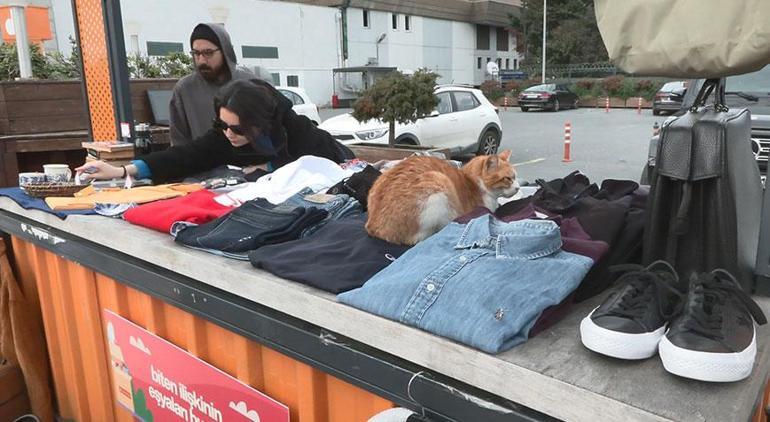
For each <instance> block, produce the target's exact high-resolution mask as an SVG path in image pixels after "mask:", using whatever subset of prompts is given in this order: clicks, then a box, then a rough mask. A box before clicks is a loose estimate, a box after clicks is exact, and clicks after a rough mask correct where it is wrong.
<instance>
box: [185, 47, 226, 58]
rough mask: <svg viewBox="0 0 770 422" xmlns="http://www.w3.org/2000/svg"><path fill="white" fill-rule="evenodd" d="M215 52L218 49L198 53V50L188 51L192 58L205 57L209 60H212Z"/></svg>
mask: <svg viewBox="0 0 770 422" xmlns="http://www.w3.org/2000/svg"><path fill="white" fill-rule="evenodd" d="M217 51H219V49H218V48H214V49H208V50H200V51H198V50H190V55H191V56H193V58H195V57H200V56H203V57H205V58H207V59H210V58H212V57H213V56H214V53H216V52H217Z"/></svg>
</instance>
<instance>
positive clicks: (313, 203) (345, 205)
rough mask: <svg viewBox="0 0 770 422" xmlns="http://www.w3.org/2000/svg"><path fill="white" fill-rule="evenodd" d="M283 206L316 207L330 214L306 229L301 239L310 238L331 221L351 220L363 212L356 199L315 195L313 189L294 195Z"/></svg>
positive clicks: (346, 196) (306, 189)
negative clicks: (350, 218)
mask: <svg viewBox="0 0 770 422" xmlns="http://www.w3.org/2000/svg"><path fill="white" fill-rule="evenodd" d="M283 205H289V206H294V207H305V208H309V207H316V208H320V209H322V210H325V211H326V212H328V213H329V215H328V216H327V217H326V218H325V219H324V220H323V221H321V222H319V223H318V224H316V225H314V226H311V227H308V228H307V229H305V231H303V232H302V235H301V236H300V237H308V236H310V235H311V234H313V233H315V232H316V231H318V229H320V228H321V227H323V226H324V225H325V224H326V223H328V222H329V221H333V220H340V219H343V218H349V217H351V216H354V215H359V214H361V213H362V212H363V211H362V210H361V204H359V203H358V201H356V200H355V198H351V197H350V196H348V195H329V194H325V193H315V194H314V193H313V189H310V188H305V189H302V190H301V191H299V192H297V193H296V194H294V195H292V196H291V197H290V198H289V199H287V200H286V201H284V202H283Z"/></svg>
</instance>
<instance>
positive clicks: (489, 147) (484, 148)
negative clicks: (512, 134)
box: [476, 129, 500, 155]
mask: <svg viewBox="0 0 770 422" xmlns="http://www.w3.org/2000/svg"><path fill="white" fill-rule="evenodd" d="M498 148H500V135H499V134H498V133H497V131H496V130H494V129H487V131H486V132H484V134H483V135H482V136H481V140H480V141H479V150H478V151H477V152H476V155H492V154H497V149H498Z"/></svg>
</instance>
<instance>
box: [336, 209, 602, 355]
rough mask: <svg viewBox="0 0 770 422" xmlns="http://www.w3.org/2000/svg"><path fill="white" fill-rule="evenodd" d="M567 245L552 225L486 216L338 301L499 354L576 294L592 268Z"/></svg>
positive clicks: (427, 243)
mask: <svg viewBox="0 0 770 422" xmlns="http://www.w3.org/2000/svg"><path fill="white" fill-rule="evenodd" d="M561 246H562V240H561V235H560V234H559V227H558V226H557V225H556V223H554V222H553V221H545V220H522V221H516V222H512V223H504V222H501V221H499V220H497V219H495V218H494V217H493V216H491V215H486V216H482V217H479V218H476V219H474V220H471V221H470V222H469V223H468V224H466V225H463V224H459V223H450V224H449V225H448V226H446V227H444V228H443V229H442V230H441V231H439V232H438V233H437V234H435V235H433V236H431V237H429V238H428V239H426V240H424V241H422V242H420V243H418V244H417V245H415V246H414V247H413V248H412V249H410V250H408V251H407V252H406V253H404V255H402V256H401V258H399V259H397V260H396V261H395V262H394V263H392V264H391V265H389V266H388V267H386V268H385V269H384V270H382V271H380V272H379V273H377V274H376V275H375V276H374V277H372V279H370V280H369V281H367V282H366V283H365V284H364V286H363V287H361V288H359V289H355V290H351V291H349V292H345V293H342V294H340V295H338V298H339V300H340V301H341V302H343V303H346V304H349V305H351V306H355V307H357V308H360V309H363V310H365V311H368V312H372V313H374V314H377V315H381V316H383V317H386V318H390V319H393V320H396V321H400V322H403V323H405V324H408V325H412V326H415V327H418V328H421V329H423V330H426V331H429V332H431V333H434V334H437V335H441V336H444V337H448V338H451V339H454V340H456V341H459V342H461V343H465V344H468V345H470V346H473V347H476V348H478V349H481V350H483V351H485V352H489V353H499V352H501V351H504V350H506V349H509V348H511V347H513V346H515V345H517V344H520V343H522V342H524V341H526V340H527V338H528V334H529V331H530V329H531V328H532V326H533V325H534V323H535V322H536V321H537V319H538V318H539V317H540V314H541V313H542V312H543V310H544V309H546V308H548V307H549V306H552V305H555V304H558V303H560V302H561V301H563V300H564V299H565V298H566V297H567V296H568V295H569V294H570V293H572V291H574V289H575V288H576V287H577V286H578V284H579V283H580V281H581V280H582V279H583V277H584V276H585V274H586V273H587V272H588V270H589V269H590V268H591V265H593V260H592V259H590V258H588V257H585V256H582V255H577V254H573V253H570V252H565V251H563V250H562V249H561Z"/></svg>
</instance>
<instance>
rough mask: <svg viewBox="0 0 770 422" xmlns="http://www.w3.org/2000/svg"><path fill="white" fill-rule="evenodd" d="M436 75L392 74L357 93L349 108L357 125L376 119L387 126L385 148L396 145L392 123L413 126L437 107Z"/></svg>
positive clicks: (418, 72)
mask: <svg viewBox="0 0 770 422" xmlns="http://www.w3.org/2000/svg"><path fill="white" fill-rule="evenodd" d="M436 79H438V75H437V74H436V73H433V72H431V71H429V70H427V69H420V70H418V71H417V72H415V73H414V75H412V76H406V75H404V74H403V73H401V72H398V71H395V72H392V73H391V74H389V75H388V76H386V77H384V78H382V79H380V80H379V81H377V82H375V83H374V85H372V86H371V87H369V89H367V90H365V91H364V92H363V93H361V96H360V97H359V99H358V100H357V101H356V102H355V104H353V113H352V114H353V117H354V118H355V119H356V120H358V121H359V122H365V121H367V120H371V119H380V120H382V121H385V122H388V144H390V145H394V144H395V143H396V139H395V131H396V122H399V123H402V124H406V123H413V122H415V121H417V119H419V118H422V117H425V116H427V115H429V114H430V113H432V112H433V111H434V110H435V109H436V106H437V105H438V99H437V98H436V96H435V95H434V93H433V91H434V89H435V88H436Z"/></svg>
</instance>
